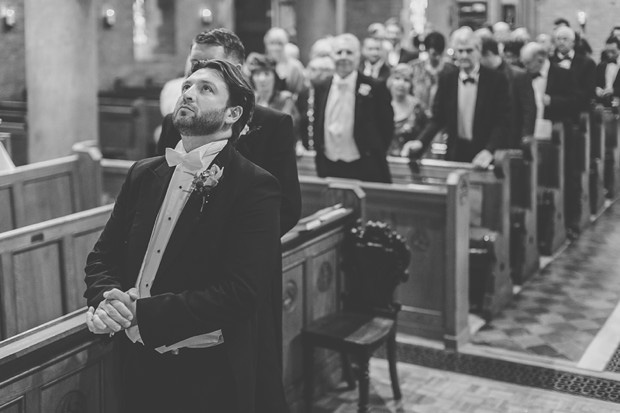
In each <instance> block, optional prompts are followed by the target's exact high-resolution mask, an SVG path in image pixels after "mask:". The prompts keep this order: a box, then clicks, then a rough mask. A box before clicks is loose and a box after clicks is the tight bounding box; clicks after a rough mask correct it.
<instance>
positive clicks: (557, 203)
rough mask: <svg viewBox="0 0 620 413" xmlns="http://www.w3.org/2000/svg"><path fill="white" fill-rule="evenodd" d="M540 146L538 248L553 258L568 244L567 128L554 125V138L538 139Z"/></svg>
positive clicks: (561, 125) (552, 136)
mask: <svg viewBox="0 0 620 413" xmlns="http://www.w3.org/2000/svg"><path fill="white" fill-rule="evenodd" d="M536 140H537V145H538V186H537V205H538V211H537V218H538V223H537V225H538V249H539V251H540V253H541V254H542V255H553V253H554V252H555V251H557V250H558V249H559V248H560V247H561V246H562V245H563V244H564V243H565V242H566V228H565V224H564V141H565V136H564V125H563V124H561V123H556V124H554V125H553V128H552V131H551V136H546V137H539V136H537V137H536Z"/></svg>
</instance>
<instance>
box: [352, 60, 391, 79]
mask: <svg viewBox="0 0 620 413" xmlns="http://www.w3.org/2000/svg"><path fill="white" fill-rule="evenodd" d="M365 68H366V63H365V62H364V61H363V60H362V62H361V63H360V67H359V72H360V73H364V69H365ZM391 71H392V68H391V67H390V65H389V64H388V63H387V62H383V64H382V65H381V67H380V68H379V73H378V75H377V77H373V76H371V77H373V78H374V79H377V80H379V81H381V82H385V81H387V78H388V77H390V73H391Z"/></svg>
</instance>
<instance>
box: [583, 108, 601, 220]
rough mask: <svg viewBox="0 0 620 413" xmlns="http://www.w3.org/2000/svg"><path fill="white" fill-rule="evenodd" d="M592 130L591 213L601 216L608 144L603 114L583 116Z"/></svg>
mask: <svg viewBox="0 0 620 413" xmlns="http://www.w3.org/2000/svg"><path fill="white" fill-rule="evenodd" d="M581 120H582V122H588V125H589V130H590V213H591V214H592V215H594V216H598V215H600V213H601V212H603V209H604V208H605V199H606V195H607V194H606V192H607V189H606V187H605V156H606V148H607V144H606V143H605V138H606V136H605V133H604V131H603V128H602V126H603V125H602V113H600V112H598V111H596V110H595V111H594V112H593V113H592V115H591V116H587V117H585V116H584V115H582V118H581Z"/></svg>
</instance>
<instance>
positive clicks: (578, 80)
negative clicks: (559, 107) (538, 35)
mask: <svg viewBox="0 0 620 413" xmlns="http://www.w3.org/2000/svg"><path fill="white" fill-rule="evenodd" d="M550 60H551V62H552V63H555V64H559V62H560V61H561V59H560V57H559V55H558V54H557V52H556V54H555V55H554V56H552V57H551V59H550ZM569 71H570V72H571V74H572V75H573V79H574V82H575V86H576V88H577V89H576V93H577V106H576V109H577V111H579V112H582V111H589V110H590V102H591V101H592V99H594V97H595V96H596V94H595V87H596V64H595V63H594V60H592V59H590V58H589V57H587V56H584V55H580V54H577V53H575V55H574V57H573V58H572V60H571V65H570V69H569Z"/></svg>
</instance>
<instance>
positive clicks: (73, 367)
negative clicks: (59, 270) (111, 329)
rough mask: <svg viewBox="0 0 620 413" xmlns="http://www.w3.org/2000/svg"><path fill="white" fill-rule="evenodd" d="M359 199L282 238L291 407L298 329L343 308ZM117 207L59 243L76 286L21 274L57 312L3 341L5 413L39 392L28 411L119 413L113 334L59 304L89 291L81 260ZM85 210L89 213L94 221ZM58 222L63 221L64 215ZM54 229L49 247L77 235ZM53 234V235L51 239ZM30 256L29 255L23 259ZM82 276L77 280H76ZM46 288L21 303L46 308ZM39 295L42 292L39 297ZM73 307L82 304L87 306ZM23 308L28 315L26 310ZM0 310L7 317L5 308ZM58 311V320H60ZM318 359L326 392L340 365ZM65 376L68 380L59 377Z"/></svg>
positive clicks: (297, 382)
mask: <svg viewBox="0 0 620 413" xmlns="http://www.w3.org/2000/svg"><path fill="white" fill-rule="evenodd" d="M334 191H335V192H334V193H332V194H331V195H330V190H328V191H327V195H326V196H327V197H326V199H329V197H330V196H331V197H333V198H341V199H347V200H349V201H351V200H352V199H353V198H356V197H350V196H346V192H348V191H350V190H349V189H348V188H340V189H334ZM356 199H357V198H356ZM356 202H357V206H354V208H344V207H338V206H336V207H333V208H331V209H329V210H325V211H323V212H321V213H319V214H316V215H314V216H310V217H307V218H306V219H304V220H302V222H300V224H299V225H298V226H296V227H295V228H294V229H293V230H292V231H291V232H289V233H288V234H287V235H285V236H284V237H283V238H282V246H283V253H282V264H283V293H284V294H283V301H282V316H283V350H284V353H283V366H284V375H283V381H284V384H285V387H286V392H287V398H288V400H289V402H290V404H291V407H292V411H293V412H299V413H301V412H303V405H302V403H301V401H302V397H301V394H302V391H303V389H302V374H303V371H302V370H301V350H302V349H301V343H300V338H299V333H300V330H301V328H302V327H303V326H304V325H305V323H307V322H309V321H311V320H313V319H316V318H317V317H321V316H323V315H326V314H329V313H331V312H334V311H337V310H338V308H339V306H340V294H341V288H342V278H343V277H341V274H340V260H341V256H340V251H341V244H342V242H343V239H344V236H345V234H346V232H347V231H348V230H349V228H350V227H351V225H352V224H354V223H355V220H356V218H357V217H358V214H357V212H355V209H357V210H360V209H361V206H360V205H359V203H360V202H361V201H359V200H357V201H354V202H352V204H355V203H356ZM111 208H112V205H110V206H106V207H102V208H98V209H96V210H92V211H88V212H83V213H81V214H76V218H77V216H78V215H79V216H80V223H79V225H78V227H75V228H76V232H75V234H80V235H79V238H74V239H72V246H69V245H64V248H58V249H59V250H60V249H62V250H63V251H64V250H73V253H72V255H71V258H70V259H69V261H70V262H69V263H67V266H68V267H69V266H72V265H73V264H74V263H76V262H77V261H80V264H79V265H80V271H79V272H76V271H73V272H74V274H72V277H71V279H66V280H65V282H63V283H62V285H64V286H70V287H71V288H73V289H75V290H76V291H70V292H68V293H61V291H60V287H57V286H56V285H57V284H61V283H60V282H58V281H57V278H58V277H57V276H56V274H55V273H54V268H51V269H50V265H49V264H48V265H47V266H45V270H39V269H38V268H36V266H34V265H31V266H30V267H29V268H23V272H24V273H23V274H20V275H22V276H25V277H26V279H24V281H23V282H22V283H23V284H25V283H26V282H27V281H28V280H31V279H33V278H35V277H38V278H44V279H46V280H48V281H47V283H46V284H47V285H48V288H47V295H49V296H50V297H49V298H48V301H52V300H54V306H53V309H50V308H47V315H48V317H47V318H46V317H42V318H41V319H40V320H39V324H40V323H42V322H46V321H48V319H49V320H51V321H49V322H48V323H47V324H42V325H38V324H33V326H31V327H34V328H32V329H29V330H28V331H26V332H23V333H21V334H20V335H16V336H13V337H11V338H8V339H5V340H4V341H0V412H4V411H5V410H2V408H8V407H9V406H10V408H15V406H19V405H20V403H23V400H24V399H23V397H26V398H31V397H36V398H37V400H42V401H45V403H40V404H39V403H37V404H36V406H39V405H41V406H42V408H43V410H38V409H37V407H36V406H32V409H31V410H28V411H33V412H39V411H40V412H42V413H44V412H48V411H50V409H59V408H61V410H52V411H68V410H62V408H63V407H62V406H66V405H67V403H69V402H75V400H79V402H80V403H82V404H80V405H79V406H80V410H79V411H89V412H91V411H94V412H106V413H108V412H114V411H117V408H118V406H117V405H116V403H117V401H118V400H117V397H118V391H119V388H118V387H117V383H119V380H118V373H119V360H118V354H117V353H116V352H115V349H114V346H113V345H112V344H111V343H110V341H109V340H107V338H102V337H101V336H95V335H92V334H90V333H88V331H87V330H86V327H85V315H84V308H82V309H81V310H78V311H75V312H73V313H71V314H69V315H66V316H62V315H61V314H62V312H61V311H60V307H62V305H60V303H59V300H60V299H61V298H60V297H62V296H63V295H66V296H69V297H74V296H75V297H77V295H76V294H77V293H78V292H79V294H80V297H81V293H82V292H83V289H84V283H83V280H82V278H83V276H82V271H81V269H82V268H83V266H84V263H83V262H82V261H85V259H86V255H87V252H88V251H89V250H90V248H92V245H93V244H94V242H95V240H96V238H97V237H98V235H99V231H100V230H101V227H102V226H103V225H105V222H106V221H107V218H108V217H107V215H109V213H110V212H111ZM86 214H90V215H88V218H86V217H87V215H86ZM87 219H88V220H89V222H90V224H95V223H96V225H86V220H87ZM57 221H58V224H59V225H60V224H61V222H60V220H57ZM100 224H101V225H100ZM39 226H40V225H39ZM39 226H33V227H39ZM82 226H85V227H82ZM33 229H34V228H33ZM27 230H28V229H23V230H19V231H21V232H22V233H23V234H22V238H23V239H24V242H26V243H27V241H28V240H29V238H28V234H31V232H29V231H27ZM49 230H50V231H51V232H45V233H44V238H45V240H42V241H38V243H39V244H38V245H40V246H41V248H46V247H45V245H47V246H48V247H47V248H49V246H50V245H53V243H54V242H66V241H65V238H66V237H67V236H69V237H72V236H73V235H75V234H73V233H70V234H68V235H61V234H60V233H58V232H59V229H58V228H57V227H56V229H53V228H52V227H50V228H49ZM91 230H92V231H91ZM19 231H12V232H14V233H16V232H19ZM84 231H88V232H87V233H85V232H84ZM48 235H49V236H50V238H47V236H48ZM12 238H13V239H14V240H16V239H17V238H16V237H12ZM85 238H88V239H85ZM20 239H21V238H20ZM5 242H8V241H7V237H6V236H5V237H4V238H0V248H2V246H4V245H5ZM17 245H18V247H17V248H18V249H21V246H20V245H21V244H19V243H18V244H17ZM39 249H40V248H39V247H38V246H37V247H35V250H37V251H38V250H39ZM0 251H3V250H2V249H0ZM5 255H6V254H5V253H4V252H0V257H1V258H2V259H3V261H2V263H3V265H4V264H5V262H6V261H5V260H4V258H5ZM24 259H26V258H23V259H22V260H24ZM59 259H60V258H59ZM13 275H14V276H15V275H16V274H13ZM76 275H77V276H78V277H75V276H76ZM78 278H79V279H78ZM2 281H3V282H4V281H5V280H2ZM49 286H54V288H51V287H49ZM42 290H43V287H42V286H41V288H39V289H36V291H28V290H27V289H25V288H21V289H20V290H19V291H16V296H19V297H20V299H22V298H23V300H24V304H23V305H22V306H26V305H27V304H29V303H31V302H37V303H39V305H40V306H41V307H43V306H42V305H41V304H40V300H43V298H44V297H41V295H42ZM35 294H38V295H39V296H38V297H34V295H35ZM2 298H3V299H4V298H5V297H2ZM80 299H81V298H80ZM32 300H35V301H32ZM13 301H15V300H13ZM73 304H74V305H77V306H78V308H79V307H81V306H82V305H83V304H84V303H83V302H81V303H75V302H74V303H73ZM20 310H22V312H23V309H20ZM52 310H53V311H52ZM44 311H45V309H44V308H41V309H40V312H41V313H43V312H44ZM1 314H5V311H4V309H3V311H2V313H1ZM10 315H11V316H15V311H14V310H12V311H11V312H10ZM57 316H59V318H56V317H57ZM7 318H12V317H7ZM22 318H24V316H23V314H22V315H20V321H21V320H22ZM24 320H25V319H24ZM21 322H22V323H24V322H25V321H21ZM32 323H34V321H32ZM3 325H4V320H3ZM315 362H316V363H317V368H316V370H315V371H316V372H317V373H318V374H317V386H319V387H320V388H321V389H322V390H325V388H326V387H327V386H330V385H334V384H336V383H337V382H338V381H339V376H340V374H339V373H340V363H339V358H338V357H337V355H336V354H334V353H333V352H327V351H325V352H317V353H316V355H315ZM63 377H66V378H67V379H62V380H61V379H60V378H63ZM8 411H9V412H12V411H13V410H8Z"/></svg>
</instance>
